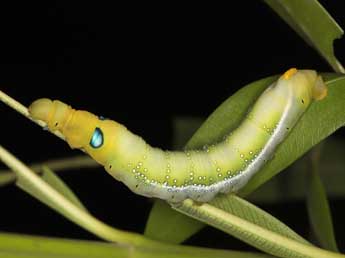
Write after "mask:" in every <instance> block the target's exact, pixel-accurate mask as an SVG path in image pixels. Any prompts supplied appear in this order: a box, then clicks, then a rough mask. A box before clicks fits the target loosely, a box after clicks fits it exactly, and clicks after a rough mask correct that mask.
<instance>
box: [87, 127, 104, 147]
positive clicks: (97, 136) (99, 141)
mask: <svg viewBox="0 0 345 258" xmlns="http://www.w3.org/2000/svg"><path fill="white" fill-rule="evenodd" d="M103 142H104V137H103V132H102V130H101V129H100V128H98V127H96V129H95V131H94V132H93V134H92V137H91V140H90V143H89V144H90V146H91V147H92V148H95V149H97V148H99V147H101V146H102V145H103Z"/></svg>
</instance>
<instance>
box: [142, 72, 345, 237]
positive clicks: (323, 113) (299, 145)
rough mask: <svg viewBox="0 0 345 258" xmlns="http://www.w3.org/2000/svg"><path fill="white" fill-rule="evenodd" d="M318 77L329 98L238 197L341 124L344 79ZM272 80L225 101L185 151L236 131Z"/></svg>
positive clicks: (314, 109)
mask: <svg viewBox="0 0 345 258" xmlns="http://www.w3.org/2000/svg"><path fill="white" fill-rule="evenodd" d="M322 76H323V78H324V80H325V81H326V83H327V84H328V86H329V96H327V97H326V98H325V99H324V100H322V101H320V102H317V103H314V104H313V105H312V107H310V109H309V110H308V111H307V112H306V114H305V115H304V116H303V118H302V119H301V120H300V121H299V123H298V124H297V126H296V128H295V129H294V130H292V133H291V134H290V135H289V136H288V138H287V139H286V140H285V141H284V142H283V143H282V144H281V146H280V147H279V148H278V149H277V152H276V154H275V157H274V158H273V159H272V160H271V161H270V162H268V164H267V165H266V166H265V167H264V168H263V169H262V171H260V172H259V173H257V174H256V175H255V176H254V177H253V178H252V179H251V180H250V181H249V182H248V184H247V185H246V186H245V187H244V188H243V189H242V190H241V191H240V193H241V195H242V196H246V195H248V194H250V193H251V192H252V191H254V190H255V189H256V188H258V187H259V186H260V185H262V184H263V183H265V182H266V181H267V180H269V179H270V178H271V177H273V176H274V175H275V174H277V173H279V172H280V171H281V170H283V169H284V168H286V167H287V166H288V165H290V164H291V163H292V162H293V161H295V160H296V159H297V158H298V157H300V156H301V155H303V154H304V153H305V152H306V151H308V150H309V149H310V148H311V147H312V146H313V145H315V144H316V143H318V142H319V141H321V140H322V139H324V138H325V137H327V136H328V135H330V134H331V133H332V132H334V131H335V130H336V129H338V128H339V127H341V126H343V125H344V124H345V116H343V113H344V110H345V102H344V101H343V100H344V99H345V78H344V77H341V76H340V75H337V74H323V75H322ZM276 78H277V76H271V77H268V78H265V79H262V80H259V81H256V82H253V83H251V84H249V85H247V86H245V87H243V88H242V89H240V90H239V91H237V92H236V93H235V94H234V95H232V96H231V97H229V98H228V99H227V100H226V101H225V102H223V103H222V104H221V105H220V106H219V107H218V108H217V109H216V110H215V111H214V112H213V113H212V114H211V115H210V116H209V118H208V119H207V120H206V121H205V123H204V124H203V125H202V126H201V127H200V128H199V130H198V131H197V132H196V133H195V134H194V135H193V137H192V138H191V139H190V141H189V142H188V144H187V147H188V148H200V147H202V146H203V145H205V144H212V143H215V142H217V141H219V140H221V139H222V137H223V136H224V135H226V134H227V133H228V132H230V131H232V130H233V129H234V128H236V126H237V125H238V124H239V123H240V121H241V120H242V118H243V117H244V115H245V113H246V112H247V110H248V108H249V107H250V106H251V105H252V103H253V102H254V101H255V100H256V98H257V97H258V96H259V95H260V93H261V92H262V91H263V90H264V89H265V88H266V87H267V86H268V85H270V84H271V83H272V82H273V81H275V80H276ZM325 121H327V122H325ZM301 139H303V141H301ZM162 209H164V211H160V212H161V213H162V214H163V213H164V214H165V217H160V218H159V220H167V221H170V220H173V219H172V218H174V217H177V216H176V213H175V212H176V211H173V210H171V208H169V207H168V206H164V207H163V208H162ZM153 212H154V213H155V212H158V209H155V210H154V211H153ZM150 216H155V217H157V218H158V217H159V215H154V214H150ZM170 217H171V218H170ZM184 219H185V218H184V217H179V220H177V219H175V220H173V221H174V222H175V225H176V227H179V225H180V223H181V224H183V225H184V224H185V222H184V221H183V220H184ZM155 223H158V220H157V219H156V220H153V219H151V220H149V222H148V223H147V225H146V227H151V228H158V227H156V226H154V225H152V224H155ZM189 224H190V223H189ZM198 226H200V222H195V225H193V226H190V227H191V232H190V233H188V232H187V233H188V234H186V235H185V236H182V234H181V235H180V236H179V238H180V239H182V240H184V239H187V238H188V237H190V236H191V235H192V234H194V233H195V230H194V229H195V228H197V227H198ZM162 230H164V229H160V231H162ZM160 234H162V232H159V233H157V236H159V235H160ZM164 236H165V238H164V239H162V240H163V241H170V239H176V238H175V237H170V236H169V232H168V231H167V233H166V234H164ZM156 239H157V238H156Z"/></svg>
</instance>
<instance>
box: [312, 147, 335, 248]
mask: <svg viewBox="0 0 345 258" xmlns="http://www.w3.org/2000/svg"><path fill="white" fill-rule="evenodd" d="M320 149H321V146H317V147H316V148H314V149H313V152H312V153H311V155H310V156H311V157H310V159H311V162H310V163H311V164H310V168H309V169H308V170H307V172H308V173H307V175H306V177H307V178H308V181H307V208H308V215H309V220H310V223H311V226H312V229H313V232H314V233H315V236H316V238H317V240H318V241H319V243H320V245H321V246H322V247H323V248H325V249H328V250H331V251H335V252H339V250H338V247H337V244H336V240H335V236H334V231H333V223H332V216H331V211H330V208H329V204H328V200H327V195H326V192H325V189H324V187H323V184H322V182H321V179H320V176H319V167H320V165H319V160H320V151H321V150H320Z"/></svg>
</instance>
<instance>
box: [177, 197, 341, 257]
mask: <svg viewBox="0 0 345 258" xmlns="http://www.w3.org/2000/svg"><path fill="white" fill-rule="evenodd" d="M241 206H242V205H241ZM173 208H175V209H176V210H178V211H180V212H183V213H184V214H186V215H188V216H191V217H193V218H196V219H198V220H201V221H203V222H205V223H207V224H209V225H212V226H214V227H215V228H218V229H219V230H221V231H224V232H226V233H228V234H230V235H232V236H234V237H236V238H238V239H240V240H242V241H244V242H246V243H248V244H250V245H252V246H254V247H256V248H258V249H259V250H262V251H264V252H267V253H269V254H271V255H276V256H278V257H286V258H289V257H318V258H344V257H345V255H342V254H338V253H333V252H330V251H326V250H323V249H320V248H318V247H314V246H312V245H310V244H307V243H305V242H303V243H302V242H299V241H296V240H295V239H291V238H289V237H286V236H284V235H281V234H278V233H276V232H274V231H271V230H268V229H266V228H264V227H261V226H258V225H256V224H253V223H251V222H250V221H248V220H245V219H242V218H240V217H238V216H236V215H233V214H231V213H228V212H226V211H224V210H222V209H219V208H217V207H215V206H212V205H211V204H208V203H197V202H194V201H192V200H191V199H186V200H184V201H183V202H181V203H176V204H173Z"/></svg>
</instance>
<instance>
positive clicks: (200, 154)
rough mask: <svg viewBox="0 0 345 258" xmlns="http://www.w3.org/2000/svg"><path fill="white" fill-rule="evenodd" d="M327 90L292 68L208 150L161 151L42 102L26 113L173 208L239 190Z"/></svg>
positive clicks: (92, 118)
mask: <svg viewBox="0 0 345 258" xmlns="http://www.w3.org/2000/svg"><path fill="white" fill-rule="evenodd" d="M326 95H327V87H326V85H325V83H324V82H323V80H322V78H321V76H320V75H318V74H317V73H316V72H315V71H313V70H297V69H295V68H291V69H289V70H288V71H286V72H285V73H284V74H283V75H281V76H280V78H279V79H278V80H277V81H276V82H274V83H273V84H271V85H270V86H269V87H268V88H267V89H266V90H265V91H264V92H263V93H262V94H261V95H260V96H259V97H258V99H257V100H256V102H255V103H254V104H253V105H252V107H251V108H250V110H249V111H248V113H247V115H246V116H245V118H244V119H243V121H242V122H241V124H240V125H239V127H238V128H236V129H235V130H234V131H232V132H231V133H229V135H227V136H226V137H225V138H224V140H223V141H222V142H219V143H218V144H215V145H212V146H209V147H207V148H202V149H197V150H186V151H163V150H161V149H159V148H154V147H151V146H150V145H149V144H147V143H146V142H145V141H144V140H143V139H142V138H141V137H139V136H137V135H135V134H132V133H131V132H130V131H129V130H127V129H126V127H125V126H123V125H121V124H120V123H117V122H115V121H112V120H109V119H104V118H103V117H98V116H96V115H94V114H91V113H89V112H87V111H81V110H75V109H73V108H72V107H71V106H69V105H67V104H65V103H63V102H61V101H59V100H50V99H47V98H42V99H38V100H36V101H34V102H33V103H32V104H31V105H30V107H29V114H30V115H31V117H32V118H33V119H38V120H43V121H44V122H46V124H47V127H48V129H49V130H50V131H59V132H60V133H62V134H63V135H64V136H65V139H66V141H67V143H68V144H69V145H70V147H71V148H78V149H82V150H83V151H85V152H86V153H88V154H89V155H90V156H91V157H92V158H93V159H95V160H96V161H97V162H99V163H100V164H102V165H103V166H104V167H105V170H106V171H107V172H108V173H109V174H110V175H112V176H113V177H114V178H115V179H117V180H119V181H122V182H123V183H124V184H126V185H127V186H128V187H129V188H130V189H131V190H132V191H133V192H135V193H137V194H140V195H143V196H147V197H156V198H160V199H163V200H167V201H169V202H181V201H183V200H184V199H186V198H191V199H193V200H195V201H199V202H207V201H210V200H211V199H212V198H214V196H215V195H216V194H218V193H220V192H221V193H228V192H236V191H237V190H239V189H240V188H241V187H243V186H244V185H245V184H246V183H247V182H248V180H249V179H250V178H251V177H252V176H253V175H254V174H255V173H256V172H258V171H259V170H260V168H261V167H262V166H263V165H264V164H265V162H266V161H267V160H269V159H270V158H271V157H272V155H273V152H274V151H275V149H276V148H277V146H278V145H279V144H280V143H281V142H282V141H283V139H284V138H285V137H286V136H287V135H288V133H289V132H290V131H291V130H292V128H293V127H294V125H295V124H296V122H297V121H298V120H299V119H300V117H301V116H302V115H303V113H304V112H305V111H306V109H307V108H308V107H309V106H310V104H311V103H312V102H313V101H314V100H321V99H323V98H324V97H326Z"/></svg>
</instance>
